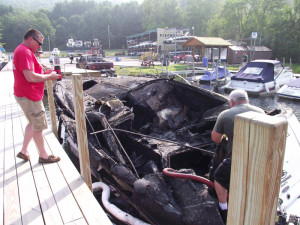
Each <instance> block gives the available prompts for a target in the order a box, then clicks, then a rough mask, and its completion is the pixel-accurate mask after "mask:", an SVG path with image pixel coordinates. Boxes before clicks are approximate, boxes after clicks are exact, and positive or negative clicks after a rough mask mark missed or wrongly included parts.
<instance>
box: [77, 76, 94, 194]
mask: <svg viewBox="0 0 300 225" xmlns="http://www.w3.org/2000/svg"><path fill="white" fill-rule="evenodd" d="M72 84H73V97H74V107H75V120H76V133H77V145H78V148H79V162H80V173H81V176H82V177H83V179H84V180H85V182H86V184H87V185H88V187H89V188H90V190H92V179H91V171H90V170H91V169H90V157H89V149H88V140H87V132H86V123H85V110H84V104H83V88H82V76H81V75H80V74H73V75H72Z"/></svg>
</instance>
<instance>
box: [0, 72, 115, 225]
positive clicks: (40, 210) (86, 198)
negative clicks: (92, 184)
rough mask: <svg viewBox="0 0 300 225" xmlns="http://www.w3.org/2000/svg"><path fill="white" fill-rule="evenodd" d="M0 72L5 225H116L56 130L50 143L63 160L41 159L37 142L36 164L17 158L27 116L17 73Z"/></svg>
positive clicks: (1, 216) (48, 136)
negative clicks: (47, 161) (43, 161)
mask: <svg viewBox="0 0 300 225" xmlns="http://www.w3.org/2000/svg"><path fill="white" fill-rule="evenodd" d="M0 73H1V75H3V76H2V77H3V78H4V79H5V80H4V81H3V82H2V83H0V177H1V178H0V210H1V212H0V221H1V222H0V224H2V223H3V224H4V225H11V224H18V225H23V224H47V225H49V224H50V225H60V224H72V225H76V224H80V225H81V224H112V223H111V221H110V220H109V219H108V217H107V215H106V214H105V213H104V211H103V209H102V208H101V206H100V205H99V203H98V202H97V200H96V199H95V197H94V196H93V194H92V192H91V191H90V190H89V188H88V187H87V185H86V184H85V183H84V181H83V179H82V177H81V176H80V174H79V173H78V171H77V170H76V168H75V167H74V165H73V164H72V162H71V161H70V159H69V158H68V156H67V154H66V153H65V152H64V150H63V148H62V146H61V145H60V144H59V143H58V141H57V139H56V138H55V136H54V134H53V133H52V132H50V131H49V130H47V131H45V132H44V134H45V140H46V142H45V144H46V147H47V148H49V149H50V150H51V151H52V152H53V154H55V155H59V156H61V158H62V160H61V162H59V163H55V164H47V165H43V164H40V163H38V157H39V155H38V151H37V148H36V146H35V144H34V142H33V141H31V142H30V144H29V146H28V150H29V154H30V158H31V160H30V162H24V161H23V160H21V159H18V158H16V154H17V153H18V152H19V151H20V150H21V147H22V143H23V138H24V129H25V127H26V125H27V119H26V118H25V116H24V114H23V112H22V110H21V109H20V107H19V105H18V104H17V103H16V101H15V98H14V96H13V90H12V86H13V74H12V71H7V72H3V71H0ZM22 131H23V132H22ZM65 169H66V170H65Z"/></svg>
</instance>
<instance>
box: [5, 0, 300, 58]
mask: <svg viewBox="0 0 300 225" xmlns="http://www.w3.org/2000/svg"><path fill="white" fill-rule="evenodd" d="M21 2H22V3H20V0H19V1H17V0H10V1H5V2H4V1H3V0H0V21H1V22H2V23H0V42H3V43H5V46H4V47H5V48H6V50H7V51H13V50H14V48H15V47H16V46H17V45H18V44H19V43H20V42H22V39H23V35H24V33H25V31H26V30H27V29H29V28H32V27H34V28H36V29H38V30H40V31H41V32H42V33H43V34H44V36H45V40H44V43H45V45H44V46H45V47H44V48H48V47H49V48H50V46H55V47H58V48H60V49H64V48H65V47H66V41H67V39H69V38H71V37H72V38H73V39H75V40H84V41H91V40H92V39H93V38H98V39H99V40H101V41H102V45H103V47H104V48H108V46H109V45H110V47H111V48H122V46H126V36H129V35H133V34H137V33H141V32H144V31H147V30H152V29H155V28H175V27H176V28H190V30H191V28H192V27H194V30H193V31H194V34H195V35H197V36H217V37H222V38H224V39H232V40H235V41H241V42H246V43H247V45H250V44H251V40H250V36H251V32H258V39H257V40H256V45H265V46H267V47H269V48H271V49H272V50H273V57H274V58H280V59H281V58H283V57H286V58H289V57H292V59H293V61H294V62H296V61H297V62H300V56H299V54H298V53H299V51H300V21H299V20H300V19H299V17H300V0H293V1H286V0H163V1H161V0H144V1H143V2H142V3H141V4H138V2H137V1H136V0H135V1H130V2H128V1H127V2H122V3H120V4H115V3H116V0H115V1H114V2H113V1H112V0H111V1H104V0H97V1H93V0H73V1H63V0H55V1H46V0H45V1H39V3H38V4H37V3H36V1H31V0H27V1H21ZM44 2H47V4H50V3H51V4H52V5H51V7H48V6H46V5H44ZM139 2H140V0H139ZM4 3H5V4H11V5H13V4H17V3H18V4H19V5H18V6H19V7H23V6H24V7H25V5H24V4H25V3H26V5H29V6H30V9H35V10H34V11H32V10H27V11H24V10H23V9H22V10H21V9H18V8H14V7H12V6H8V5H3V4H4ZM23 3H24V4H23ZM1 4H2V5H1ZM53 5H54V6H53ZM40 6H42V8H39V7H40ZM193 31H192V30H191V33H192V32H193ZM47 50H48V49H47Z"/></svg>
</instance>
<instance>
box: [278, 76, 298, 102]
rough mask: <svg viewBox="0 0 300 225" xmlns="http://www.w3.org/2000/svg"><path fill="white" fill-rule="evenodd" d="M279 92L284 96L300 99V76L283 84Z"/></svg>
mask: <svg viewBox="0 0 300 225" xmlns="http://www.w3.org/2000/svg"><path fill="white" fill-rule="evenodd" d="M277 94H278V96H279V97H282V98H291V99H300V78H297V79H296V80H292V81H290V82H289V83H287V84H285V85H283V86H282V87H281V88H280V89H279V90H278V91H277Z"/></svg>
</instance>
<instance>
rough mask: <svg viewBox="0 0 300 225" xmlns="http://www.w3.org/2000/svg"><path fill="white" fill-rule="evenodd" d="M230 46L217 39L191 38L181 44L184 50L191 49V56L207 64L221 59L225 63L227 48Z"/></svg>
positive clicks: (228, 43)
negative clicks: (197, 56) (205, 61)
mask: <svg viewBox="0 0 300 225" xmlns="http://www.w3.org/2000/svg"><path fill="white" fill-rule="evenodd" d="M231 45H232V44H231V43H230V42H228V41H226V40H224V39H222V38H219V37H193V38H191V39H189V40H188V41H186V42H185V43H184V44H183V47H184V50H186V49H192V54H193V56H194V57H195V55H199V58H200V59H201V60H204V59H206V60H207V61H209V62H212V61H216V60H219V59H221V61H222V62H227V58H228V48H229V46H231Z"/></svg>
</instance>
